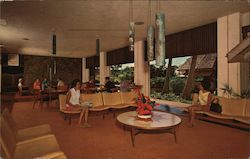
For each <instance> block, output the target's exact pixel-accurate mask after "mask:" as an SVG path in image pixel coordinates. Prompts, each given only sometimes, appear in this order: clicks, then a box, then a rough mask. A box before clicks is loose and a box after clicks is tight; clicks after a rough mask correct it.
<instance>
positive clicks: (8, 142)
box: [0, 116, 17, 158]
mask: <svg viewBox="0 0 250 159" xmlns="http://www.w3.org/2000/svg"><path fill="white" fill-rule="evenodd" d="M0 127H1V132H0V137H1V139H0V144H1V148H2V150H1V151H4V154H5V155H6V157H7V158H12V157H13V155H14V152H15V148H16V143H17V141H16V136H15V134H14V133H13V131H12V130H11V128H10V127H9V125H8V124H7V122H6V121H5V120H4V118H3V117H2V116H1V117H0Z"/></svg>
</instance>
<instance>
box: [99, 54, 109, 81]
mask: <svg viewBox="0 0 250 159" xmlns="http://www.w3.org/2000/svg"><path fill="white" fill-rule="evenodd" d="M99 58H100V84H105V77H108V76H110V67H109V66H107V53H106V52H100V57H99Z"/></svg>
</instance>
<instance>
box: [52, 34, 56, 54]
mask: <svg viewBox="0 0 250 159" xmlns="http://www.w3.org/2000/svg"><path fill="white" fill-rule="evenodd" d="M52 54H53V55H55V54H56V35H55V34H53V36H52Z"/></svg>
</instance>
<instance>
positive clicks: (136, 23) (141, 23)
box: [135, 22, 144, 25]
mask: <svg viewBox="0 0 250 159" xmlns="http://www.w3.org/2000/svg"><path fill="white" fill-rule="evenodd" d="M143 24H144V22H135V25H143Z"/></svg>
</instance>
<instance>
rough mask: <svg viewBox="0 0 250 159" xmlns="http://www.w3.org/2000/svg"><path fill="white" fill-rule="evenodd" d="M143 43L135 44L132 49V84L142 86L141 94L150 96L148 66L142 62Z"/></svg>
mask: <svg viewBox="0 0 250 159" xmlns="http://www.w3.org/2000/svg"><path fill="white" fill-rule="evenodd" d="M144 54H145V47H144V41H137V42H135V49H134V66H135V67H134V82H135V84H136V85H142V93H144V94H145V95H146V96H149V95H150V65H149V63H148V62H146V61H145V60H144Z"/></svg>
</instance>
